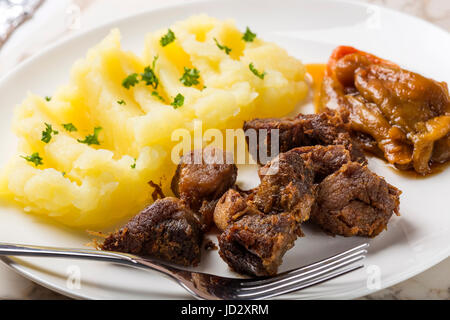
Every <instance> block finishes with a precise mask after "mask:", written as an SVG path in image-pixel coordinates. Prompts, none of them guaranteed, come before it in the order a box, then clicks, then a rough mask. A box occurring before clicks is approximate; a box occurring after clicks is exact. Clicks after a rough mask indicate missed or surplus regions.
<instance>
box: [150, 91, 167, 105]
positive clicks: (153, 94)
mask: <svg viewBox="0 0 450 320" xmlns="http://www.w3.org/2000/svg"><path fill="white" fill-rule="evenodd" d="M152 96H154V97H157V98H158V99H159V100H161V101H162V102H164V98H163V97H161V96H160V95H159V93H158V91H153V92H152Z"/></svg>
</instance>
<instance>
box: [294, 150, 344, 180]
mask: <svg viewBox="0 0 450 320" xmlns="http://www.w3.org/2000/svg"><path fill="white" fill-rule="evenodd" d="M290 152H295V153H298V154H300V155H301V156H302V158H303V161H305V162H306V163H307V164H308V166H309V168H311V170H312V172H313V173H314V183H316V184H317V183H320V182H322V180H323V179H325V178H326V177H328V176H329V175H330V174H333V173H334V172H336V171H338V170H339V169H340V168H341V167H342V166H343V165H344V164H346V163H347V162H351V161H352V159H351V156H350V152H349V151H348V150H347V149H345V147H344V146H339V145H331V146H314V147H301V148H295V149H292V150H291V151H290Z"/></svg>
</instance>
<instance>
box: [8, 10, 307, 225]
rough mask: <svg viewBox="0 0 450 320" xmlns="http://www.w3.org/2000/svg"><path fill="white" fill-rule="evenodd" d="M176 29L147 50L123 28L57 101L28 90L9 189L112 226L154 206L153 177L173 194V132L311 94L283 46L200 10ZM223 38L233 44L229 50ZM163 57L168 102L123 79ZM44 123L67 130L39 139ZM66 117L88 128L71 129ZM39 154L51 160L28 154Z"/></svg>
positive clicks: (17, 197)
mask: <svg viewBox="0 0 450 320" xmlns="http://www.w3.org/2000/svg"><path fill="white" fill-rule="evenodd" d="M170 30H172V31H173V32H174V34H175V36H176V40H175V41H174V42H172V43H170V44H168V45H166V46H164V47H163V46H162V45H161V43H160V39H161V37H163V36H164V35H165V34H166V33H167V32H168V30H167V29H165V30H161V31H158V32H154V33H151V34H149V35H148V36H147V38H146V46H145V52H144V54H143V56H142V57H139V56H137V55H135V54H133V53H131V52H127V51H123V50H122V49H121V46H120V34H119V31H118V30H113V31H111V33H110V35H108V36H107V37H106V38H105V39H104V40H103V41H102V42H101V43H100V44H98V45H97V46H96V47H94V48H93V49H91V50H90V51H89V52H88V54H87V56H86V57H85V58H84V59H82V60H80V61H78V62H76V63H75V65H74V66H73V69H72V73H71V80H70V83H69V84H68V85H66V86H63V87H61V88H60V89H59V90H58V91H57V92H56V93H55V94H54V95H53V96H52V99H51V100H50V101H47V100H46V99H44V98H42V97H39V96H36V95H33V94H30V95H29V96H28V97H27V98H26V100H25V101H24V102H23V103H22V104H21V105H20V106H18V107H17V109H16V112H15V120H14V124H13V128H14V131H15V133H16V134H17V136H18V137H19V141H20V143H19V148H18V155H17V157H15V158H14V159H12V161H11V162H10V163H9V165H8V166H7V167H6V168H4V171H3V173H2V175H1V178H0V196H1V197H2V198H7V199H10V200H14V201H16V202H18V203H19V204H20V205H21V206H23V208H24V209H25V211H27V212H30V213H33V214H39V215H45V216H49V217H52V218H54V219H56V220H58V221H59V222H61V223H63V224H65V225H68V226H73V227H82V228H95V229H97V230H99V229H103V228H107V227H110V226H112V225H114V224H116V223H118V222H120V221H122V220H124V219H126V218H130V217H131V216H133V215H135V214H137V213H138V212H139V211H140V210H142V209H143V208H144V207H145V206H147V205H148V204H150V203H151V202H152V197H151V193H152V191H153V189H152V188H151V187H150V186H149V184H148V182H149V181H154V182H156V183H159V182H161V183H162V186H163V190H164V191H165V192H166V194H170V191H169V185H170V179H171V177H172V175H173V172H174V169H175V164H174V163H173V162H172V161H171V158H170V157H171V150H172V148H173V146H174V145H176V144H177V142H175V141H172V139H171V135H172V132H173V131H174V130H175V129H178V128H186V129H188V130H190V131H191V132H192V130H193V127H194V121H195V120H201V121H202V122H203V130H206V129H209V128H217V129H219V130H223V129H226V128H240V127H242V125H243V121H245V120H248V119H252V118H255V117H279V116H284V115H286V114H287V113H289V112H291V111H292V110H293V109H294V107H295V105H296V104H297V103H298V102H299V101H300V100H302V99H304V98H305V96H306V93H307V86H306V84H305V81H304V76H305V68H304V66H303V65H302V63H301V62H300V61H298V60H296V59H294V58H292V57H290V56H289V55H288V54H287V53H286V51H285V50H283V49H281V48H279V47H278V46H277V45H275V44H273V43H267V42H264V41H262V40H261V39H259V38H256V39H255V40H254V41H253V42H245V41H243V40H242V37H243V33H242V32H241V31H239V30H238V29H237V28H236V26H235V24H234V22H233V21H228V20H227V21H219V20H217V19H214V18H211V17H208V16H205V15H200V16H194V17H191V18H189V19H188V20H185V21H182V22H178V23H176V24H175V25H173V26H172V27H170ZM214 39H216V40H217V42H218V43H219V44H221V45H223V46H226V47H229V48H231V49H232V51H231V52H230V53H229V55H227V53H226V52H225V51H224V50H220V49H219V47H218V46H217V44H216V42H215V40H214ZM155 56H157V57H158V58H157V60H156V63H155V73H156V75H157V77H158V79H159V85H158V87H157V90H156V91H157V93H158V95H159V96H160V97H161V98H162V99H163V100H164V101H162V100H161V99H160V98H158V96H156V95H155V94H154V93H153V92H154V91H155V90H154V88H153V87H152V86H149V85H146V83H145V82H143V81H140V82H139V83H138V84H137V85H135V86H134V87H130V88H129V89H126V88H125V87H124V86H123V85H122V82H123V80H124V79H125V78H126V77H127V76H128V75H130V74H133V73H137V74H141V73H143V72H144V69H145V67H146V66H151V65H152V63H153V61H154V58H155ZM250 63H253V65H254V67H255V69H256V70H258V71H260V72H262V71H264V72H266V75H265V77H264V79H260V78H259V77H257V76H256V75H255V74H253V73H252V72H251V71H250V69H249V64H250ZM185 67H187V68H196V69H198V70H199V71H200V78H199V84H197V85H194V86H191V87H187V86H185V85H183V84H182V83H181V82H180V78H181V77H182V75H183V73H184V68H185ZM138 79H140V77H139V78H138ZM152 93H153V94H152ZM178 94H182V95H183V96H184V97H185V101H184V105H183V106H182V107H179V108H174V107H173V106H171V105H170V103H171V102H172V101H174V98H175V97H176V96H177V95H178ZM121 101H123V103H119V102H121ZM45 123H47V124H51V125H52V127H53V130H55V131H57V132H58V134H53V135H52V138H51V141H50V142H49V143H45V142H43V141H41V138H42V132H43V131H44V130H45ZM67 123H72V124H73V125H74V126H75V127H76V128H77V129H78V131H74V132H68V131H67V130H65V129H64V127H63V126H62V124H67ZM95 127H101V128H102V130H101V131H100V135H99V141H100V145H87V144H83V143H80V142H79V140H83V139H84V138H85V137H86V136H88V135H90V134H92V133H93V131H94V128H95ZM36 152H37V153H39V156H40V157H41V158H42V162H43V164H42V165H39V166H35V165H34V164H33V163H31V162H28V161H26V160H25V159H23V158H21V157H20V156H29V155H32V154H33V153H36ZM134 164H135V165H134Z"/></svg>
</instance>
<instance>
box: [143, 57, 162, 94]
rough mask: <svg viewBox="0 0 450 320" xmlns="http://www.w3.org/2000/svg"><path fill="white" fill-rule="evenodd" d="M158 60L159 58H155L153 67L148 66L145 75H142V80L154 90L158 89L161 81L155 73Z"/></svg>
mask: <svg viewBox="0 0 450 320" xmlns="http://www.w3.org/2000/svg"><path fill="white" fill-rule="evenodd" d="M157 60H158V56H155V57H154V59H153V63H152V66H151V67H150V66H148V67H146V68H145V69H144V73H141V79H142V81H144V82H145V84H146V85H147V86H152V87H153V89H157V88H158V85H159V79H158V77H157V76H156V73H155V66H156V61H157Z"/></svg>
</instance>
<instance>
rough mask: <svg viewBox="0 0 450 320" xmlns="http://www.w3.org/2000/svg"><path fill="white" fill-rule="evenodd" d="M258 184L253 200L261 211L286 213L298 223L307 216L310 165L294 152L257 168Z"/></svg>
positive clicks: (311, 200) (311, 194)
mask: <svg viewBox="0 0 450 320" xmlns="http://www.w3.org/2000/svg"><path fill="white" fill-rule="evenodd" d="M259 175H260V178H261V184H260V185H259V187H258V188H257V189H256V190H255V191H254V199H253V203H254V204H255V206H256V207H257V208H258V209H259V210H261V211H262V212H263V213H265V214H274V213H282V212H286V213H289V214H291V215H292V216H294V217H295V219H296V220H297V221H298V222H303V221H306V220H308V219H309V215H310V211H311V206H312V204H313V203H314V199H315V192H316V189H315V187H314V185H313V183H314V173H313V171H312V170H311V169H310V165H309V164H308V163H305V162H304V161H303V158H302V156H301V155H300V154H299V153H297V152H292V151H290V152H285V153H281V154H279V155H278V157H277V158H275V159H274V160H272V161H271V162H269V163H268V164H267V165H265V166H264V167H262V168H260V170H259Z"/></svg>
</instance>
